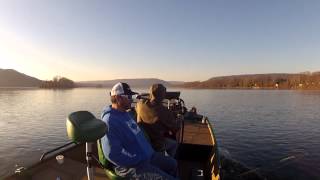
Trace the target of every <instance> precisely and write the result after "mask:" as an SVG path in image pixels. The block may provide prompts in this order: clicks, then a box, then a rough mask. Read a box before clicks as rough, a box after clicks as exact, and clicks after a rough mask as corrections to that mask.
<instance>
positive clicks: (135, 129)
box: [127, 119, 140, 135]
mask: <svg viewBox="0 0 320 180" xmlns="http://www.w3.org/2000/svg"><path fill="white" fill-rule="evenodd" d="M127 125H128V127H129V128H130V129H131V131H132V132H133V133H134V134H135V135H137V134H138V133H139V132H140V128H139V127H138V125H137V123H136V122H134V121H133V120H132V119H131V120H130V121H127Z"/></svg>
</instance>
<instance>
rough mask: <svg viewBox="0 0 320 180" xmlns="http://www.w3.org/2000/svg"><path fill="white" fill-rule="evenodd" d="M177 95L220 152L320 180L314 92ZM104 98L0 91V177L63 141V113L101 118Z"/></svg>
mask: <svg viewBox="0 0 320 180" xmlns="http://www.w3.org/2000/svg"><path fill="white" fill-rule="evenodd" d="M175 90H176V89H175ZM137 91H138V92H146V90H143V89H138V90H137ZM181 92H182V94H181V97H182V98H183V99H184V100H185V102H186V105H187V107H188V108H190V107H191V106H196V107H197V109H198V112H199V113H202V114H205V115H206V116H208V117H209V119H210V120H211V121H212V122H213V123H214V130H215V133H216V136H217V140H218V143H219V147H220V149H221V151H222V153H224V154H227V155H229V156H230V157H231V158H233V159H234V160H237V161H240V162H241V163H243V164H245V165H247V166H249V167H252V168H256V167H258V168H259V171H260V172H262V173H272V174H275V176H277V177H280V178H281V179H301V180H302V179H320V153H319V150H320V91H277V90H273V91H271V90H185V89H182V90H181ZM108 103H109V97H108V96H107V91H106V90H105V89H89V88H88V89H86V88H82V89H81V88H80V89H72V90H43V89H0V179H1V177H4V176H5V175H8V174H10V173H12V172H13V171H14V169H15V166H16V165H19V166H21V165H22V166H28V165H30V164H32V163H35V162H37V161H38V160H39V158H40V156H41V154H42V153H43V152H45V151H47V150H50V149H53V148H55V147H57V146H60V145H63V144H64V143H66V142H68V139H67V136H66V128H65V119H66V117H67V115H68V114H69V113H71V112H73V111H78V110H88V111H91V112H92V113H94V114H95V115H96V116H97V117H100V112H101V109H102V107H103V106H104V105H106V104H108ZM288 159H289V160H288Z"/></svg>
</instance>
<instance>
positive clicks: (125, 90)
mask: <svg viewBox="0 0 320 180" xmlns="http://www.w3.org/2000/svg"><path fill="white" fill-rule="evenodd" d="M134 94H138V93H136V92H133V91H131V89H130V86H129V85H128V84H127V83H122V82H119V83H117V84H115V85H114V86H113V87H112V89H111V92H110V96H115V95H134Z"/></svg>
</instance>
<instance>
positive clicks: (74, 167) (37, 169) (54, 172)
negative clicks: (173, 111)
mask: <svg viewBox="0 0 320 180" xmlns="http://www.w3.org/2000/svg"><path fill="white" fill-rule="evenodd" d="M213 142H214V141H213V139H212V138H211V132H210V128H208V124H206V123H205V124H202V123H200V122H198V123H195V122H188V121H185V123H184V133H183V144H187V145H188V147H189V145H190V146H194V145H196V146H198V145H199V146H200V148H199V149H198V148H197V149H198V151H199V152H197V153H196V154H198V155H199V154H202V153H203V152H204V149H202V148H201V147H204V148H205V150H206V148H207V146H212V145H213ZM189 150H192V151H194V150H195V149H194V148H193V147H191V148H190V149H189ZM182 152H183V153H182V154H184V153H187V152H188V150H187V147H184V149H183V151H182ZM93 153H94V154H97V148H96V146H94V147H93ZM62 154H63V155H64V157H65V158H64V163H63V164H58V163H57V161H56V159H55V157H51V158H48V159H45V160H44V161H43V162H41V163H40V164H37V165H36V166H34V167H30V168H29V173H30V176H29V177H26V179H34V180H43V179H52V180H56V179H57V177H60V179H79V180H86V179H87V175H86V159H85V144H80V145H76V146H75V147H73V148H71V149H68V151H65V152H62ZM182 156H188V158H189V157H190V155H187V154H185V155H182ZM182 156H181V157H182ZM191 158H192V157H191ZM205 158H207V157H205ZM204 168H205V166H204V164H202V163H198V162H194V160H179V169H180V170H179V172H180V178H181V179H190V176H191V175H192V172H191V171H194V169H204ZM94 171H95V173H94V175H95V179H96V180H102V179H104V180H105V179H107V176H106V175H105V172H104V170H103V169H101V168H100V167H99V165H98V164H97V163H96V164H94ZM190 173H191V174H190ZM7 179H23V178H21V177H18V176H15V175H14V176H11V177H8V178H7Z"/></svg>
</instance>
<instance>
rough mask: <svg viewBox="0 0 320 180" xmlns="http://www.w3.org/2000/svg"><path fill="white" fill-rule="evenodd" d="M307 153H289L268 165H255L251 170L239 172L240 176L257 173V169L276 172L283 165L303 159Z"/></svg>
mask: <svg viewBox="0 0 320 180" xmlns="http://www.w3.org/2000/svg"><path fill="white" fill-rule="evenodd" d="M305 155H306V154H305V153H297V154H294V155H289V156H286V157H283V158H281V159H279V160H278V161H276V162H273V163H270V164H267V165H263V166H260V167H255V168H253V169H250V170H249V171H246V172H243V173H241V174H239V175H238V177H243V176H246V175H248V174H251V173H255V172H257V171H265V172H269V173H270V172H274V171H277V170H278V169H280V168H283V167H285V166H287V165H289V164H291V163H292V162H294V161H297V160H299V159H302V158H303V157H304V156H305Z"/></svg>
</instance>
